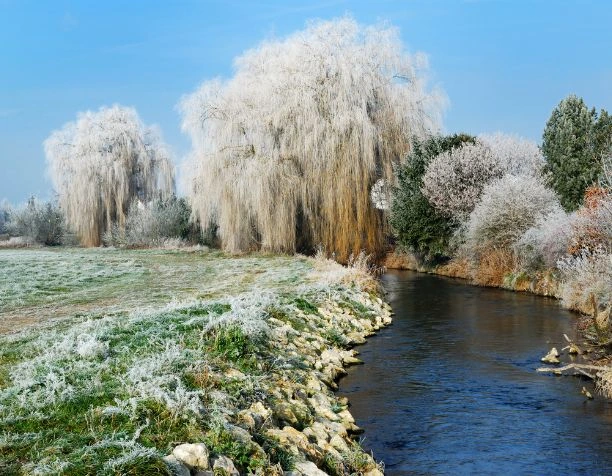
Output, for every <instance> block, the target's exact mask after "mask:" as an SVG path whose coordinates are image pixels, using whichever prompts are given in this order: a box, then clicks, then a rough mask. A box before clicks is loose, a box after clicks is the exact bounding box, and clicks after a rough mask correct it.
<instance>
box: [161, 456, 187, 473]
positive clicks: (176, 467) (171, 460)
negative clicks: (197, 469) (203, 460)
mask: <svg viewBox="0 0 612 476" xmlns="http://www.w3.org/2000/svg"><path fill="white" fill-rule="evenodd" d="M164 461H165V462H166V464H167V465H168V467H169V468H170V469H171V470H172V474H174V475H175V476H191V471H189V468H188V467H187V466H185V465H184V464H183V463H181V462H180V461H179V460H178V459H176V458H175V457H174V456H173V455H168V456H164Z"/></svg>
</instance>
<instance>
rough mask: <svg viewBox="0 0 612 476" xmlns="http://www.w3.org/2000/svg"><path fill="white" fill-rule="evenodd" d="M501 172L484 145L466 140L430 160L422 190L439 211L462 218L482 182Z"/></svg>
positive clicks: (482, 184)
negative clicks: (466, 141)
mask: <svg viewBox="0 0 612 476" xmlns="http://www.w3.org/2000/svg"><path fill="white" fill-rule="evenodd" d="M503 172H504V170H503V167H502V166H501V164H500V162H499V160H498V159H497V157H496V156H495V155H494V154H493V152H492V151H491V149H490V148H489V147H488V146H487V145H485V144H483V143H481V142H477V143H476V144H470V143H466V144H464V145H462V146H461V147H458V148H454V149H452V150H450V151H448V152H443V153H442V154H440V155H438V156H437V157H435V158H434V159H433V160H432V161H431V162H430V163H429V165H428V166H427V169H426V170H425V175H423V185H422V187H421V192H422V193H423V195H424V196H425V198H427V200H429V202H430V203H431V204H432V205H433V206H434V207H435V208H436V209H437V210H439V211H440V212H441V213H443V214H445V215H447V216H449V217H452V218H454V219H456V220H457V221H459V222H462V221H464V220H465V219H466V218H467V216H468V215H469V214H470V212H471V211H472V210H473V209H474V206H475V205H476V203H477V202H478V199H479V198H480V195H481V194H482V190H483V188H484V187H485V185H487V184H488V183H489V182H491V181H492V180H494V179H496V178H499V177H501V175H502V174H503Z"/></svg>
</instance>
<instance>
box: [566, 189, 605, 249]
mask: <svg viewBox="0 0 612 476" xmlns="http://www.w3.org/2000/svg"><path fill="white" fill-rule="evenodd" d="M572 231H573V234H574V240H573V243H572V244H571V246H570V248H569V251H570V253H572V254H576V253H579V252H580V251H581V250H583V249H587V250H589V251H593V250H595V249H596V248H604V249H608V250H609V249H612V192H611V191H610V190H609V189H605V188H601V187H589V188H588V189H587V190H586V192H585V198H584V205H583V206H582V207H581V208H580V209H579V210H578V211H577V212H576V219H575V220H574V223H573V226H572Z"/></svg>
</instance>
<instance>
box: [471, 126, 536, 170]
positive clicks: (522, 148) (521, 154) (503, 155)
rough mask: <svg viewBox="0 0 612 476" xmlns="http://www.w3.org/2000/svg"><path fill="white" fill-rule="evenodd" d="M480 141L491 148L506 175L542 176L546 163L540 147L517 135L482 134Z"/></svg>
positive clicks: (479, 137)
mask: <svg viewBox="0 0 612 476" xmlns="http://www.w3.org/2000/svg"><path fill="white" fill-rule="evenodd" d="M478 140H479V141H480V142H482V143H483V144H485V145H487V146H489V148H490V149H491V152H493V155H494V156H495V157H496V158H497V160H498V161H499V163H500V165H501V167H502V168H503V170H504V173H506V174H512V175H533V176H536V177H537V176H540V175H541V174H542V170H543V169H544V165H545V161H544V156H543V155H542V151H541V150H540V148H539V147H538V145H537V144H536V143H535V142H533V141H530V140H527V139H524V138H522V137H519V136H517V135H509V134H503V133H501V132H497V133H495V134H481V135H479V136H478Z"/></svg>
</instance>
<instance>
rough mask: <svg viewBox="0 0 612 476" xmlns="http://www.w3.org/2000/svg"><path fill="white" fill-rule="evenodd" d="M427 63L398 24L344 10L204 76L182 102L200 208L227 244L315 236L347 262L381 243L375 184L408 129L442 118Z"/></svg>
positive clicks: (276, 245) (308, 244)
mask: <svg viewBox="0 0 612 476" xmlns="http://www.w3.org/2000/svg"><path fill="white" fill-rule="evenodd" d="M426 68H427V64H426V60H425V58H424V57H423V56H421V55H416V56H411V55H409V54H407V53H406V52H405V50H404V48H403V46H402V44H401V42H400V40H399V36H398V33H397V31H396V30H395V29H391V28H384V27H362V26H360V25H358V24H357V23H356V22H355V21H353V20H351V19H347V18H344V19H340V20H335V21H327V22H318V23H312V24H309V25H308V27H307V28H306V29H305V30H303V31H300V32H297V33H295V34H293V35H291V36H289V37H288V38H286V39H284V40H282V41H268V42H264V43H262V44H261V45H259V46H258V47H257V48H255V49H253V50H250V51H248V52H246V53H245V54H244V55H243V56H241V57H239V58H238V59H237V60H236V72H235V75H234V77H233V78H231V79H230V80H228V81H220V80H213V81H207V82H205V83H203V84H202V85H201V86H200V88H198V89H197V90H196V91H195V92H194V93H193V94H191V95H189V96H187V97H185V98H184V99H183V100H182V102H181V105H180V108H181V111H182V113H183V129H184V130H185V131H186V132H188V133H189V134H190V135H191V138H192V142H193V153H192V157H191V162H190V164H189V167H188V169H189V174H190V183H189V187H190V188H191V191H190V195H191V201H192V207H193V210H194V215H195V217H196V218H197V219H198V220H199V221H200V223H201V224H202V226H203V227H205V226H206V225H207V224H208V223H209V222H211V221H214V222H216V223H217V224H218V226H219V235H220V238H221V241H222V245H223V247H224V248H225V249H226V250H229V251H238V250H245V249H252V248H261V249H263V250H269V251H286V252H293V251H294V250H296V249H298V250H300V249H301V250H305V251H312V250H313V249H314V248H315V247H316V246H317V245H319V244H321V245H323V246H324V247H325V248H326V249H327V250H328V251H330V252H332V251H333V252H335V253H336V256H337V257H338V258H339V259H341V260H346V259H347V258H348V256H349V255H350V254H351V253H355V254H356V253H358V252H359V251H360V250H361V249H366V250H368V251H370V252H377V251H379V250H381V248H382V243H383V237H384V228H385V227H384V219H383V214H382V212H381V211H378V210H376V209H375V207H374V206H373V205H372V203H371V200H370V191H371V188H372V186H373V185H374V184H375V183H376V181H377V180H379V179H385V180H387V181H390V180H391V179H392V165H393V163H395V162H398V161H399V160H400V158H401V157H404V156H405V155H406V153H407V152H408V149H409V144H410V138H411V137H414V136H416V137H421V136H424V135H425V134H427V133H430V132H432V131H435V130H436V129H437V128H438V124H439V116H440V111H441V105H442V100H441V99H442V98H441V96H440V95H439V94H437V93H432V92H430V91H429V90H427V88H426V84H425V76H424V72H425V70H426Z"/></svg>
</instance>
